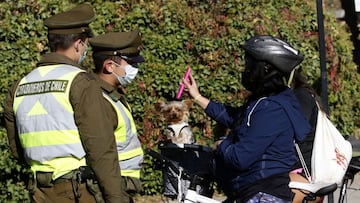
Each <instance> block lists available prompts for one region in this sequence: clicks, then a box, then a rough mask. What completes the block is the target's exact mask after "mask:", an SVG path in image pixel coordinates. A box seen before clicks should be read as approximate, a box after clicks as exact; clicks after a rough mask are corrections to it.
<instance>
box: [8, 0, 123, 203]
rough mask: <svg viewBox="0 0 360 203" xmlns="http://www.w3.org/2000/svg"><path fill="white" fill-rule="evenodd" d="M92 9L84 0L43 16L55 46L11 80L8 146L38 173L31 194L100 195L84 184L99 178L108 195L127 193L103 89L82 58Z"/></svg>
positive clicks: (110, 198) (56, 197) (45, 198)
mask: <svg viewBox="0 0 360 203" xmlns="http://www.w3.org/2000/svg"><path fill="white" fill-rule="evenodd" d="M94 16H95V14H94V11H93V8H92V7H91V6H90V5H89V4H82V5H79V6H77V7H75V8H73V9H71V10H69V11H67V12H64V13H60V14H57V15H54V16H52V17H50V18H48V19H46V20H45V21H44V24H45V26H46V27H47V28H48V40H49V46H50V50H51V53H48V54H45V55H44V56H42V59H41V60H40V62H39V63H38V64H37V68H35V69H34V70H33V71H31V72H30V73H29V74H28V75H26V76H25V77H23V78H22V79H21V80H20V81H18V82H17V83H16V84H14V86H13V87H12V88H11V90H10V93H9V95H8V96H7V98H6V101H5V121H6V128H7V132H8V138H9V144H10V148H11V150H12V152H13V154H14V156H15V157H17V158H19V159H22V160H24V161H26V163H27V164H29V165H30V167H31V170H32V172H33V174H34V178H35V181H34V182H35V184H33V186H36V187H34V188H32V190H31V191H30V192H31V194H32V195H31V196H32V200H33V202H61V203H66V202H84V203H85V202H86V203H89V202H90V203H91V202H95V198H94V195H93V194H91V193H90V191H89V190H88V189H87V186H86V182H89V181H90V180H94V179H95V178H96V179H97V180H96V181H98V183H99V185H100V188H101V190H102V193H103V197H104V199H105V200H106V201H107V202H125V203H127V202H129V201H130V198H129V197H128V195H127V194H126V193H125V192H122V191H123V189H122V185H123V183H122V182H121V179H120V178H119V177H120V176H119V173H120V169H119V165H118V158H117V157H118V156H117V151H116V144H115V139H114V133H113V131H112V130H111V127H112V126H110V125H109V123H110V122H108V120H109V118H108V117H107V116H106V114H105V113H104V111H103V110H102V109H103V106H104V104H103V103H104V100H103V96H102V93H101V91H100V89H99V86H98V83H97V82H96V80H95V79H94V77H93V76H92V75H91V74H89V73H86V72H85V71H84V70H82V68H81V66H80V63H81V62H82V60H83V59H84V58H85V56H86V53H87V48H88V45H87V44H88V39H89V38H90V37H91V36H92V32H91V29H90V28H89V26H88V25H89V24H90V23H91V22H92V21H93V19H94ZM87 165H88V166H90V167H91V169H92V170H93V172H94V173H92V171H91V170H90V168H89V167H86V166H87Z"/></svg>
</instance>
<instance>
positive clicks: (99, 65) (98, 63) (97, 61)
mask: <svg viewBox="0 0 360 203" xmlns="http://www.w3.org/2000/svg"><path fill="white" fill-rule="evenodd" d="M92 57H93V60H94V66H95V69H94V73H100V72H101V71H102V69H103V65H104V61H105V60H107V59H110V60H117V59H120V58H121V57H120V56H113V55H111V56H110V55H105V54H101V53H99V52H93V54H92Z"/></svg>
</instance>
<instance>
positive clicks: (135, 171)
mask: <svg viewBox="0 0 360 203" xmlns="http://www.w3.org/2000/svg"><path fill="white" fill-rule="evenodd" d="M103 95H104V97H105V98H106V99H107V100H108V101H109V102H110V104H111V105H112V106H113V107H114V109H115V111H116V114H117V118H118V125H117V127H116V129H115V132H114V134H115V139H116V145H117V150H118V157H119V165H120V169H121V175H122V176H129V177H135V178H140V169H141V164H142V162H143V158H144V152H143V150H142V148H141V144H140V141H139V139H138V137H137V132H136V126H135V123H134V119H133V117H132V115H131V113H130V111H129V110H128V109H127V108H126V107H125V106H124V105H123V104H122V103H121V102H120V101H116V102H115V101H114V100H113V99H112V98H111V97H110V96H108V95H107V94H105V93H103Z"/></svg>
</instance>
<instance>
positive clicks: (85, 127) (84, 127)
mask: <svg viewBox="0 0 360 203" xmlns="http://www.w3.org/2000/svg"><path fill="white" fill-rule="evenodd" d="M54 64H69V65H73V66H76V67H79V68H81V67H80V66H79V65H78V64H76V63H74V62H73V61H72V60H70V59H69V58H67V57H65V56H63V55H59V54H56V53H49V54H46V55H44V56H43V58H42V59H41V61H40V62H39V63H38V66H45V65H54ZM17 86H18V82H17V83H16V84H14V85H13V86H12V88H11V89H10V93H9V94H8V96H7V97H6V99H5V109H4V117H5V124H6V129H7V134H8V138H9V145H10V148H11V150H12V152H13V155H14V156H15V157H16V158H18V159H20V160H22V161H23V160H24V157H23V154H22V147H21V145H20V142H19V138H18V134H17V130H16V121H15V115H14V111H13V101H14V93H15V91H16V88H17ZM70 103H71V105H72V107H73V109H74V116H75V122H76V125H77V127H78V130H79V133H80V137H81V141H82V143H83V146H84V149H85V151H86V160H87V163H88V165H89V166H90V167H91V168H92V169H93V170H94V172H95V174H96V177H97V180H98V181H99V183H100V186H101V188H102V190H103V194H104V197H105V199H106V202H121V203H122V202H124V203H127V202H129V197H128V195H127V194H126V193H125V190H124V188H123V187H124V183H123V182H121V179H120V178H119V177H120V175H119V174H120V169H119V163H118V155H117V149H116V144H115V138H114V133H113V126H112V124H111V123H112V122H110V121H109V117H108V116H107V115H106V114H105V112H107V111H106V110H103V107H104V103H105V101H104V98H103V96H102V92H101V91H100V88H99V85H98V83H97V82H96V80H95V78H94V76H92V75H91V74H89V73H85V72H84V73H79V74H78V75H77V76H76V77H75V79H74V81H73V83H72V86H71V88H70Z"/></svg>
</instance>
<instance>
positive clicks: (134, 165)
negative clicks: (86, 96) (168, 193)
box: [90, 30, 144, 195]
mask: <svg viewBox="0 0 360 203" xmlns="http://www.w3.org/2000/svg"><path fill="white" fill-rule="evenodd" d="M90 45H91V46H92V48H93V59H94V63H95V70H94V72H95V73H96V74H95V76H96V77H97V78H98V82H99V84H100V86H101V89H102V91H103V95H104V98H105V99H106V100H107V101H108V104H106V106H105V107H106V109H107V111H106V112H108V114H109V115H111V118H112V119H111V123H112V129H113V130H114V132H115V137H116V144H117V149H118V154H119V165H120V168H121V175H122V177H123V178H124V179H125V180H126V181H125V182H126V185H127V189H126V191H127V192H128V193H129V194H131V195H133V194H134V193H138V192H140V190H141V182H140V169H141V164H142V162H143V150H142V148H141V144H140V141H139V139H138V136H137V131H136V126H135V123H134V119H133V117H132V115H131V109H130V106H129V105H128V103H127V102H126V101H125V98H124V91H123V88H124V87H125V86H126V85H128V84H129V83H130V82H132V81H133V79H134V78H135V76H136V75H137V73H138V68H137V65H138V63H141V62H144V58H143V57H142V56H141V55H140V49H141V36H140V32H139V30H134V31H132V32H113V33H107V34H103V35H100V36H97V37H94V38H92V39H90Z"/></svg>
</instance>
